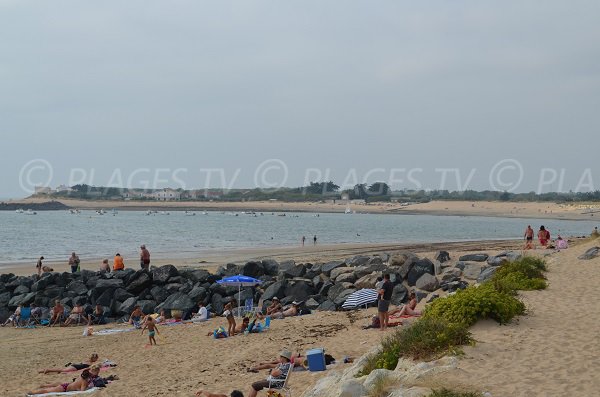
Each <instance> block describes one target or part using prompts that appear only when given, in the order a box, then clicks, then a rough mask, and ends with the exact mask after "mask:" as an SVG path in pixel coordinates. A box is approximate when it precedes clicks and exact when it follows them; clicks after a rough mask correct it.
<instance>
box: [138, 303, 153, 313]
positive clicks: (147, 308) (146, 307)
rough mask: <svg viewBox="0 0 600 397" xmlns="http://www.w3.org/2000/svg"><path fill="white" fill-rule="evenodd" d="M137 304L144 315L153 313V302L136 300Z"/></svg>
mask: <svg viewBox="0 0 600 397" xmlns="http://www.w3.org/2000/svg"><path fill="white" fill-rule="evenodd" d="M137 304H138V305H139V306H140V308H141V309H142V311H143V312H144V313H146V314H151V313H154V309H156V302H155V301H153V300H138V301H137Z"/></svg>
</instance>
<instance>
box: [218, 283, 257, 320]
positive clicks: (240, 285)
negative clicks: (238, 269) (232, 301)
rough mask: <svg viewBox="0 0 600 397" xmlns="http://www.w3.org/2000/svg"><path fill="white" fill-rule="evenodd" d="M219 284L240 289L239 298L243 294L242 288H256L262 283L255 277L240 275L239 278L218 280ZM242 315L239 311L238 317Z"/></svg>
mask: <svg viewBox="0 0 600 397" xmlns="http://www.w3.org/2000/svg"><path fill="white" fill-rule="evenodd" d="M217 283H219V284H221V285H224V286H227V287H238V296H240V295H241V293H242V287H254V286H256V285H258V284H261V283H262V281H260V280H258V279H256V278H253V277H249V276H243V275H241V274H238V275H237V276H230V277H225V278H223V279H221V280H218V281H217ZM238 304H239V302H238ZM240 315H241V311H239V310H238V316H240Z"/></svg>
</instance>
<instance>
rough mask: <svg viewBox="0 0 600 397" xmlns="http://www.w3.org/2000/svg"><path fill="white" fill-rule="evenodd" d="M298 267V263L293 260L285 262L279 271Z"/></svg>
mask: <svg viewBox="0 0 600 397" xmlns="http://www.w3.org/2000/svg"><path fill="white" fill-rule="evenodd" d="M294 266H296V262H295V261H293V260H288V261H283V262H281V263H280V264H279V271H282V270H283V271H286V270H288V269H291V268H292V267H294Z"/></svg>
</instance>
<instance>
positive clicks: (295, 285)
mask: <svg viewBox="0 0 600 397" xmlns="http://www.w3.org/2000/svg"><path fill="white" fill-rule="evenodd" d="M314 292H315V291H314V290H313V288H312V287H311V286H310V285H309V284H308V283H307V282H305V281H289V282H288V285H287V287H286V288H285V291H284V294H285V296H286V297H291V298H293V299H292V300H295V301H305V300H306V299H308V297H309V295H312V294H314Z"/></svg>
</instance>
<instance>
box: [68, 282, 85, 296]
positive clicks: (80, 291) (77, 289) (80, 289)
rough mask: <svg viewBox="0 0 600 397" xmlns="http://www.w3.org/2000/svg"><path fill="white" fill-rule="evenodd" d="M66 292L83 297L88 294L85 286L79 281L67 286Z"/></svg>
mask: <svg viewBox="0 0 600 397" xmlns="http://www.w3.org/2000/svg"><path fill="white" fill-rule="evenodd" d="M67 291H69V292H73V293H74V294H75V296H78V295H85V294H87V292H88V289H87V287H86V286H85V284H84V283H83V282H81V281H79V280H76V281H71V282H70V283H69V285H67Z"/></svg>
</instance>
